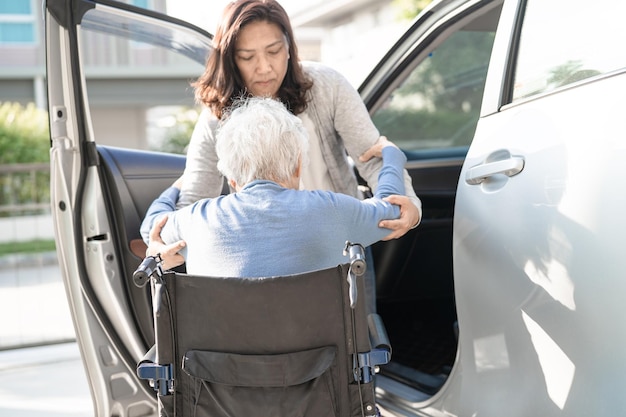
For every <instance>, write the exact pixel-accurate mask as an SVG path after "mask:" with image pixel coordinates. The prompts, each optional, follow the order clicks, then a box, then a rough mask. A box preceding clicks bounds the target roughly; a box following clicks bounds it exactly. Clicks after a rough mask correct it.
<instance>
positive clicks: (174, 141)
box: [157, 107, 200, 154]
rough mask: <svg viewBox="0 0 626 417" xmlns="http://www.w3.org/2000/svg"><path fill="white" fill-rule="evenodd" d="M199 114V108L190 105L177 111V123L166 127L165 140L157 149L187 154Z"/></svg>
mask: <svg viewBox="0 0 626 417" xmlns="http://www.w3.org/2000/svg"><path fill="white" fill-rule="evenodd" d="M199 114H200V113H199V110H198V109H195V108H189V107H185V108H183V109H181V111H180V112H178V113H176V115H175V116H174V118H175V123H174V124H173V125H172V126H170V127H168V128H166V132H165V140H164V141H163V143H162V144H161V146H160V147H159V149H157V150H159V151H161V152H170V153H179V154H185V153H186V151H187V145H189V140H190V139H191V134H192V133H193V129H194V127H195V125H196V121H197V120H198V116H199Z"/></svg>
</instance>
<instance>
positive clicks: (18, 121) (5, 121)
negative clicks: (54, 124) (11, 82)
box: [0, 102, 50, 164]
mask: <svg viewBox="0 0 626 417" xmlns="http://www.w3.org/2000/svg"><path fill="white" fill-rule="evenodd" d="M49 160H50V134H49V129H48V115H47V113H46V112H45V111H43V110H41V109H38V108H36V107H35V105H34V104H33V103H30V104H28V105H27V106H26V107H24V106H22V105H21V104H19V103H8V102H5V103H0V164H15V163H23V162H46V161H49Z"/></svg>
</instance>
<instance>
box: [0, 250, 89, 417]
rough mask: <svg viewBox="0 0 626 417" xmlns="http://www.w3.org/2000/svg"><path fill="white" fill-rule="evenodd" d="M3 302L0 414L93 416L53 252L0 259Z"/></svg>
mask: <svg viewBox="0 0 626 417" xmlns="http://www.w3.org/2000/svg"><path fill="white" fill-rule="evenodd" d="M0 300H1V302H0V317H2V319H1V320H0V417H35V416H37V417H41V416H44V417H93V406H92V401H91V395H90V393H89V387H88V386H87V379H86V376H85V371H84V369H83V364H82V361H81V359H80V354H79V351H78V347H77V345H76V343H74V342H73V340H74V328H73V326H72V320H71V317H70V312H69V307H68V305H67V301H66V297H65V289H64V287H63V283H62V281H61V276H60V271H59V268H58V266H57V265H56V262H55V257H54V255H53V254H45V255H40V256H35V257H26V258H24V257H22V258H20V259H15V258H6V257H5V258H3V259H0ZM25 345H39V346H38V347H28V348H23V347H22V348H20V346H25Z"/></svg>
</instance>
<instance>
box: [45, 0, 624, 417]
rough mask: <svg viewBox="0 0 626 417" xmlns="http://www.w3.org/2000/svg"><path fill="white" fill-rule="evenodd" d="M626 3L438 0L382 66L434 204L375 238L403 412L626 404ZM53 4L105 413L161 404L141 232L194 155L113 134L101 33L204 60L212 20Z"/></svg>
mask: <svg viewBox="0 0 626 417" xmlns="http://www.w3.org/2000/svg"><path fill="white" fill-rule="evenodd" d="M625 8H626V6H624V5H622V4H621V3H619V2H616V1H610V0H601V1H598V2H594V3H593V4H589V3H588V2H582V1H566V0H554V1H551V2H545V1H540V0H441V1H434V2H433V3H432V4H431V5H430V6H428V7H427V8H426V9H425V10H424V11H423V12H422V13H421V14H420V15H419V16H418V17H417V18H416V19H415V21H414V22H413V24H412V26H411V27H410V28H409V30H408V31H407V33H406V34H405V35H404V36H403V37H401V38H400V39H399V40H398V42H397V43H396V44H395V45H394V46H393V48H391V50H390V51H389V52H388V53H387V55H385V57H384V58H383V59H382V61H381V62H380V63H379V64H378V65H377V66H376V67H375V68H374V69H373V71H372V73H371V75H370V76H369V77H367V78H366V80H365V81H364V83H363V85H362V86H361V88H360V93H361V95H362V97H363V100H364V102H365V103H366V105H367V107H368V108H369V109H370V112H371V115H372V118H373V120H374V121H375V123H376V125H377V126H378V127H379V129H380V131H381V132H382V133H383V134H385V135H386V136H388V137H389V138H390V139H392V140H393V141H395V142H396V143H397V144H398V145H399V146H400V147H401V148H402V149H403V150H404V151H405V153H406V154H407V159H408V161H407V165H406V168H407V170H408V172H409V173H410V175H411V177H412V179H413V186H414V189H415V191H416V193H417V195H418V196H420V198H421V199H422V202H423V210H424V211H423V214H424V216H423V220H422V223H421V225H420V226H419V227H418V228H416V229H414V230H411V231H410V232H409V233H408V234H407V235H405V236H404V237H402V238H400V239H397V240H392V241H388V242H380V243H377V244H376V245H374V246H373V252H374V265H375V268H376V276H377V297H378V298H377V305H378V312H379V313H380V314H381V316H382V318H383V320H384V322H385V324H386V327H387V331H388V333H389V337H390V340H391V344H392V346H393V356H392V362H391V363H390V364H389V365H386V366H384V367H382V369H381V372H380V374H379V375H378V376H377V395H378V401H379V404H380V405H381V407H382V408H383V410H384V413H385V415H397V416H437V417H438V416H494V417H495V416H498V417H500V416H507V417H516V416H519V417H522V416H524V417H526V416H531V415H532V416H542V417H545V416H615V415H624V413H626V399H625V398H624V395H623V394H622V389H624V388H626V376H625V375H626V372H625V371H626V356H625V355H624V354H623V349H624V348H626V329H625V328H624V327H622V326H621V325H620V322H621V319H620V317H621V315H622V314H623V310H622V307H623V306H624V305H625V304H626V280H625V279H624V272H623V271H624V270H625V269H626V257H625V256H624V255H623V247H622V246H621V245H622V244H623V236H624V233H625V232H626V218H625V217H624V215H623V213H624V212H625V210H626V196H625V193H624V192H623V191H620V190H623V188H622V187H624V185H625V184H624V181H625V179H626V176H625V175H624V173H623V170H622V165H623V162H622V161H623V159H622V157H624V156H626V145H625V144H626V138H625V133H624V122H623V119H622V117H623V115H624V114H625V113H626V111H625V110H626V102H625V101H624V99H623V94H622V93H623V91H625V88H626V58H624V57H623V54H621V53H619V51H620V50H621V44H622V41H623V40H624V39H626V28H625V27H624V25H623V24H622V23H621V16H623V15H624V13H623V12H624V11H626V10H624V9H625ZM46 22H47V25H46V26H47V28H46V39H47V52H48V54H47V74H48V79H47V81H48V97H49V110H50V126H51V136H52V137H51V139H52V142H51V144H52V147H51V172H52V177H51V200H52V201H51V204H52V212H53V218H54V223H55V232H56V239H57V251H58V256H59V261H60V266H61V269H62V273H63V276H64V281H65V286H66V290H67V295H68V300H69V303H70V306H71V312H72V315H73V320H74V325H75V329H76V334H77V341H78V344H79V346H80V349H81V354H82V358H83V361H84V363H85V369H86V372H87V377H88V381H89V384H90V387H91V392H92V395H93V399H94V408H95V412H96V415H97V416H99V417H104V416H139V415H154V414H155V413H156V400H155V394H154V392H153V391H152V390H151V388H150V387H149V386H148V385H147V383H146V382H145V381H142V380H139V379H138V378H137V377H136V374H135V365H136V363H137V361H138V360H140V358H141V357H142V355H143V354H144V352H145V351H146V350H147V349H148V348H149V347H150V346H151V344H152V343H153V333H152V327H151V312H150V300H149V294H148V293H147V291H146V289H145V288H138V287H136V286H134V285H133V284H132V272H133V271H134V269H135V268H136V267H137V265H138V264H139V262H140V261H141V256H140V255H141V254H140V253H139V254H138V253H137V251H133V242H135V241H136V240H137V239H138V238H139V224H140V222H141V219H142V217H143V214H144V213H145V211H146V209H147V207H148V205H149V204H150V203H151V201H152V200H153V199H154V198H155V197H156V196H157V195H158V194H159V193H160V192H161V191H162V190H163V189H165V188H166V187H167V186H169V185H170V184H171V183H172V182H173V181H174V180H175V179H176V178H178V176H179V175H180V174H181V173H182V170H183V168H184V163H185V159H184V156H181V155H173V154H166V153H161V152H147V151H142V150H136V149H128V148H123V147H112V146H103V145H101V144H99V143H98V135H97V132H96V130H95V129H94V126H96V125H97V121H96V120H94V119H93V117H92V109H91V108H90V104H89V103H90V100H89V95H90V91H93V89H95V88H96V87H92V86H95V85H96V82H95V81H94V80H93V79H90V78H89V77H86V76H85V73H86V71H85V68H84V63H85V62H87V59H88V58H87V55H89V51H88V50H85V49H84V45H85V42H84V41H83V39H84V37H89V36H91V34H90V32H98V33H99V34H101V35H102V36H111V37H115V39H121V38H130V39H132V40H131V46H133V45H135V46H136V44H134V43H132V42H145V43H148V44H150V45H151V47H160V48H164V49H167V50H170V51H174V53H177V54H181V56H182V57H184V58H181V59H186V60H190V61H193V62H194V63H195V65H197V68H198V71H201V70H202V64H203V62H204V59H205V58H206V54H207V53H210V48H211V43H210V35H209V34H208V33H206V32H204V31H202V30H200V29H198V28H196V27H194V26H193V25H189V24H186V23H185V22H181V21H179V20H177V19H173V18H168V17H167V16H163V15H160V14H158V13H155V12H149V11H142V10H141V9H137V8H133V7H130V6H127V5H124V4H119V3H117V2H114V1H108V0H101V1H100V0H96V1H79V0H48V1H47V3H46ZM98 36H100V35H98ZM81 47H82V48H83V49H82V50H81ZM139 49H140V53H142V52H141V51H143V52H146V49H141V48H139ZM198 74H199V72H198ZM90 89H91V90H90ZM189 101H191V99H189ZM121 139H125V138H121Z"/></svg>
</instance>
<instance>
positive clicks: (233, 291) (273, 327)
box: [137, 263, 391, 417]
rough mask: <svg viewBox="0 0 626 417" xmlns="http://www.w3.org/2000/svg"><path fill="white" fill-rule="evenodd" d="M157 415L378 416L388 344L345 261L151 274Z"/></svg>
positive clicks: (150, 361)
mask: <svg viewBox="0 0 626 417" xmlns="http://www.w3.org/2000/svg"><path fill="white" fill-rule="evenodd" d="M151 276H152V279H151V280H150V282H151V290H152V296H153V315H154V326H155V346H154V347H153V348H152V349H151V350H150V351H149V352H148V354H147V355H146V357H145V358H144V359H143V360H142V361H141V362H140V363H139V364H138V366H137V373H138V375H139V376H140V377H141V378H143V379H147V380H149V381H150V384H151V385H152V386H153V388H154V389H155V391H156V393H157V400H158V408H159V415H160V416H182V417H187V416H195V417H205V416H211V417H219V416H230V417H233V416H246V417H248V416H267V417H270V416H272V417H277V416H302V417H305V416H316V417H323V416H342V417H344V416H375V415H376V413H377V411H376V410H377V409H376V406H375V392H374V383H373V375H374V373H375V371H376V368H377V366H378V365H382V364H384V363H387V362H389V360H390V358H391V347H390V344H389V341H388V339H387V334H386V332H385V330H384V325H383V323H382V320H381V319H380V317H379V316H378V315H376V314H371V315H369V316H366V312H365V297H360V298H359V297H358V296H357V294H359V292H360V293H363V280H362V279H360V278H359V277H355V274H354V268H352V269H351V264H350V263H346V264H344V265H338V266H337V267H334V268H329V269H324V270H320V271H314V272H308V273H303V274H298V275H290V276H276V277H266V278H232V277H228V278H224V277H209V276H192V275H187V274H181V273H175V272H162V271H160V269H159V268H157V271H156V273H153V274H151Z"/></svg>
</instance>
